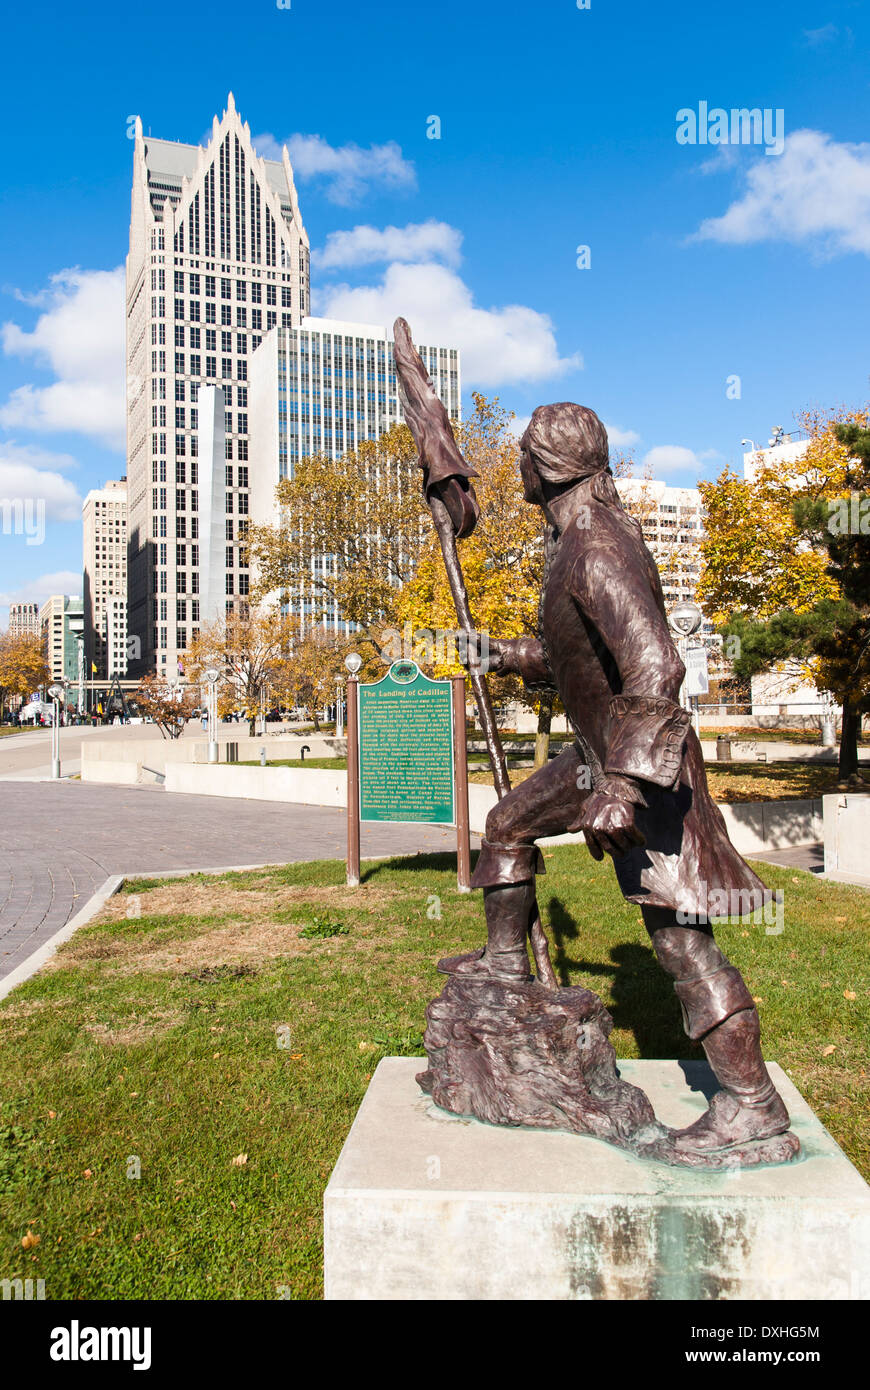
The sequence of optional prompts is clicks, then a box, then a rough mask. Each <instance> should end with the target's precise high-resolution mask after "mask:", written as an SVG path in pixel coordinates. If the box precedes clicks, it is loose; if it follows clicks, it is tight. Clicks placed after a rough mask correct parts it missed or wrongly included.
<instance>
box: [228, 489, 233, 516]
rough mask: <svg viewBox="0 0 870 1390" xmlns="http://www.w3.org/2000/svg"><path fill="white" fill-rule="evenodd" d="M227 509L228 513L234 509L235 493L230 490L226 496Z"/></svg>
mask: <svg viewBox="0 0 870 1390" xmlns="http://www.w3.org/2000/svg"><path fill="white" fill-rule="evenodd" d="M226 510H227V512H228V513H230V512H232V511H233V494H232V493H231V492H228V493H227V496H226Z"/></svg>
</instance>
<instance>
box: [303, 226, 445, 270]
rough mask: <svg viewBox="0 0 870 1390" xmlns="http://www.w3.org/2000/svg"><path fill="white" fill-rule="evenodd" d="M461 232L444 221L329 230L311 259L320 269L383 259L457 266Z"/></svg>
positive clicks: (370, 262) (384, 260) (365, 263)
mask: <svg viewBox="0 0 870 1390" xmlns="http://www.w3.org/2000/svg"><path fill="white" fill-rule="evenodd" d="M461 246H462V233H461V232H460V231H457V229H456V228H455V227H451V226H449V225H448V223H447V222H436V221H435V219H434V218H430V219H429V221H428V222H409V223H408V225H407V226H405V227H383V228H380V227H366V226H360V227H354V228H353V230H352V231H345V232H330V233H329V236H328V237H327V238H326V245H325V246H324V248H323V250H322V251H315V252H314V253H313V255H312V260H313V261H314V263H315V265H317V266H319V267H320V269H321V270H334V269H335V268H336V267H338V266H356V265H373V264H375V263H376V262H379V261H382V262H387V261H418V262H419V261H432V260H440V261H444V262H445V263H446V264H447V265H452V266H456V265H458V264H459V262H460V260H461V252H460V248H461Z"/></svg>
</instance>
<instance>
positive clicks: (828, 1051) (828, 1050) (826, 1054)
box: [822, 1043, 837, 1057]
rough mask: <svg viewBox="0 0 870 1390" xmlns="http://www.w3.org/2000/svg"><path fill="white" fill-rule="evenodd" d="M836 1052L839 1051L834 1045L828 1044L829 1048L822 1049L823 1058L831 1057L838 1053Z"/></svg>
mask: <svg viewBox="0 0 870 1390" xmlns="http://www.w3.org/2000/svg"><path fill="white" fill-rule="evenodd" d="M836 1050H837V1049H836V1048H835V1046H834V1044H833V1043H828V1045H827V1047H823V1048H822V1056H823V1057H830V1055H831V1053H832V1052H836Z"/></svg>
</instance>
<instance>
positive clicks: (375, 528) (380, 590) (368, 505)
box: [248, 425, 429, 640]
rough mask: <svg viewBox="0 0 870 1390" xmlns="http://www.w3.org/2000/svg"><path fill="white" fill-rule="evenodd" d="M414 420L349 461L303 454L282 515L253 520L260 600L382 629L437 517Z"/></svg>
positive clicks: (251, 543)
mask: <svg viewBox="0 0 870 1390" xmlns="http://www.w3.org/2000/svg"><path fill="white" fill-rule="evenodd" d="M416 465H417V454H416V450H415V447H414V441H413V439H412V438H411V432H410V430H409V429H408V428H407V426H406V425H394V426H393V427H392V428H391V429H390V430H388V431H387V432H386V433H385V434H384V435H382V436H381V438H380V439H378V440H374V441H368V440H366V441H363V442H362V443H361V444H359V445H358V446H357V448H356V450H351V451H349V452H348V453H346V454H344V455H342V457H341V458H339V459H330V458H327V457H326V456H325V455H320V454H316V455H312V456H311V457H308V458H302V459H300V460H299V462H298V463H297V464H296V466H295V469H294V473H293V477H292V478H285V479H283V480H282V481H281V482H280V483H279V484H278V488H277V503H278V507H279V509H280V520H279V521H278V522H277V523H275V524H271V525H260V526H252V527H251V529H250V532H249V536H248V549H249V552H250V555H251V560H252V563H253V564H254V565H255V567H256V572H257V582H256V592H257V595H258V596H259V597H260V598H263V597H265V596H266V595H271V594H275V595H277V596H278V597H279V599H280V600H281V601H283V602H285V603H288V604H289V606H290V609H291V611H293V612H297V613H298V612H299V611H300V609H301V606H302V604H303V602H305V603H307V605H308V611H309V614H310V618H311V620H312V621H313V622H314V623H315V624H316V623H318V622H320V621H321V619H323V618H324V617H326V616H328V615H331V614H332V613H338V614H340V615H341V617H342V619H344V620H345V621H346V622H348V623H350V624H352V625H353V626H356V627H360V628H363V629H365V630H366V631H367V632H369V633H371V634H372V636H373V638H374V640H376V635H377V632H378V631H379V629H380V628H382V627H388V626H389V625H390V624H391V623H392V622H393V621H394V619H395V605H396V598H397V595H398V593H399V590H400V589H401V587H402V585H403V584H405V583H406V582H407V581H408V579H410V577H411V575H412V574H413V573H414V570H415V568H416V565H417V562H418V559H419V556H420V550H421V547H422V545H423V542H424V538H425V536H426V535H427V533H428V529H429V519H428V513H427V511H426V506H425V502H424V500H423V496H422V492H421V486H420V473H419V469H418V468H417V466H416Z"/></svg>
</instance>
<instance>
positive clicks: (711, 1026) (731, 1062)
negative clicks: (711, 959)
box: [674, 948, 789, 1153]
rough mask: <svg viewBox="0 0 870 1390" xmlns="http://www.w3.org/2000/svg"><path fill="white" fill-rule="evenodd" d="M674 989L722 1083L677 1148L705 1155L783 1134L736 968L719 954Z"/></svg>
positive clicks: (780, 1108)
mask: <svg viewBox="0 0 870 1390" xmlns="http://www.w3.org/2000/svg"><path fill="white" fill-rule="evenodd" d="M717 950H718V948H717ZM720 954H721V953H720ZM674 988H675V990H676V992H677V997H678V998H679V1000H680V1003H681V1005H682V1008H683V1021H684V1024H685V1028H686V1032H687V1034H688V1036H689V1037H690V1038H691V1039H692V1040H693V1041H700V1043H701V1046H702V1047H703V1049H704V1051H705V1053H706V1054H707V1061H708V1062H709V1063H710V1067H711V1069H712V1071H713V1073H714V1075H715V1077H716V1080H717V1081H718V1082H719V1084H720V1086H721V1087H722V1090H721V1091H717V1093H716V1095H714V1096H713V1099H712V1100H711V1102H710V1108H709V1110H708V1111H707V1113H706V1114H705V1115H702V1116H701V1117H700V1119H698V1120H696V1121H695V1123H694V1124H692V1125H689V1126H688V1128H687V1129H683V1130H680V1131H679V1132H678V1134H677V1135H676V1138H675V1147H676V1148H677V1149H678V1150H682V1151H684V1152H693V1153H708V1152H712V1151H715V1150H717V1149H729V1148H734V1147H736V1146H739V1145H742V1144H746V1143H750V1142H752V1141H756V1140H761V1139H772V1138H773V1137H774V1136H775V1135H777V1134H783V1133H784V1132H785V1130H787V1129H788V1127H789V1114H788V1111H787V1110H786V1108H785V1102H784V1101H783V1099H782V1097H781V1096H780V1094H779V1092H778V1091H777V1090H776V1087H775V1086H774V1084H773V1082H772V1080H771V1078H770V1073H769V1072H768V1070H767V1067H766V1066H765V1064H764V1058H763V1057H762V1055H761V1043H760V1028H759V1023H758V1011H757V1009H756V1008H755V1005H754V1004H753V1002H752V996H751V995H750V993H749V990H748V988H747V986H746V982H745V980H744V979H743V976H742V975H741V974H740V971H739V970H738V969H737V968H736V966H733V965H730V964H729V963H728V961H727V960H726V959H725V957H724V956H722V964H721V965H719V966H718V967H717V968H716V969H714V970H713V971H712V972H710V973H709V974H707V975H703V976H700V977H695V978H691V979H684V980H676V981H675V983H674Z"/></svg>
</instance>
